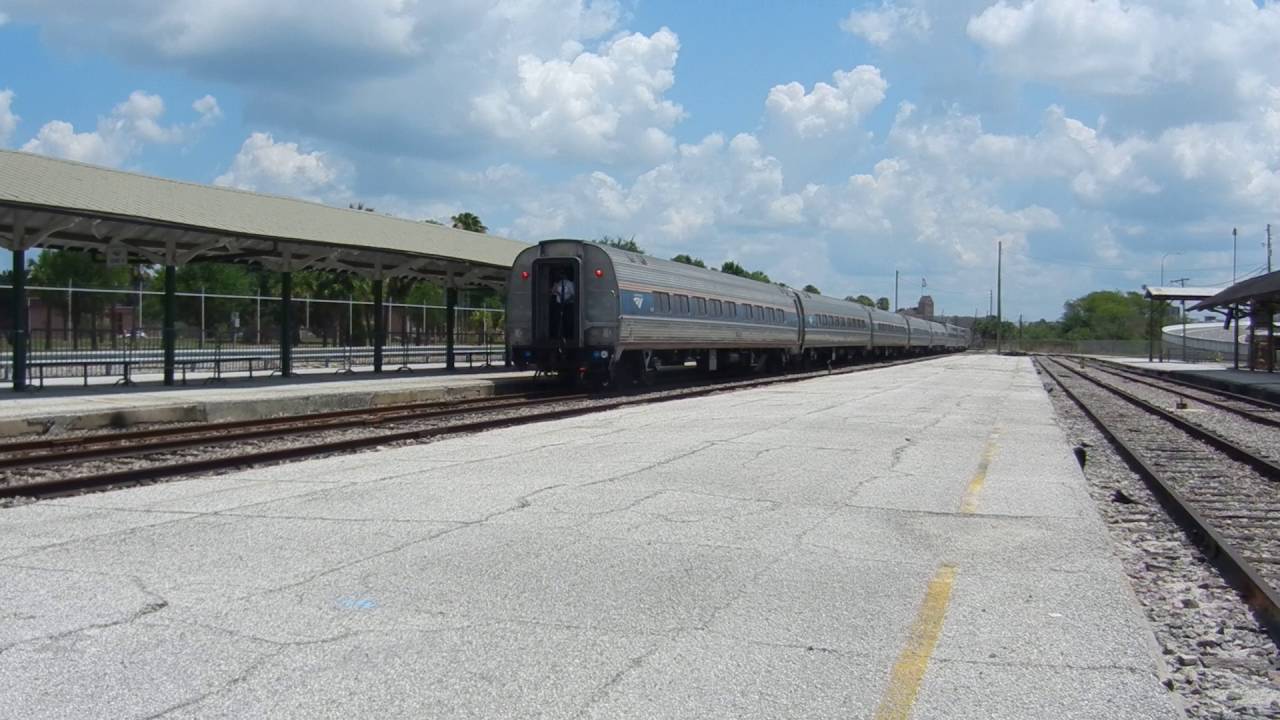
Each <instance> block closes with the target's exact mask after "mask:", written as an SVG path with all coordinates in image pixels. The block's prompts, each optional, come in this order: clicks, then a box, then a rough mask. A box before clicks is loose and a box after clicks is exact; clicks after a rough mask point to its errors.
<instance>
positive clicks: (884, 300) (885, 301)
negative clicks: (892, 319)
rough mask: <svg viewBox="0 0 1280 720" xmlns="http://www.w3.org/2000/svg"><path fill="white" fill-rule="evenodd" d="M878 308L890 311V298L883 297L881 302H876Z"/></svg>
mask: <svg viewBox="0 0 1280 720" xmlns="http://www.w3.org/2000/svg"><path fill="white" fill-rule="evenodd" d="M876 307H878V308H880V309H881V310H888V309H889V298H887V297H882V298H880V299H879V300H876Z"/></svg>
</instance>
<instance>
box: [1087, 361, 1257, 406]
mask: <svg viewBox="0 0 1280 720" xmlns="http://www.w3.org/2000/svg"><path fill="white" fill-rule="evenodd" d="M1088 360H1089V362H1091V363H1093V364H1095V365H1097V366H1099V367H1101V366H1107V367H1108V368H1112V369H1115V370H1117V371H1120V372H1130V373H1133V374H1135V375H1143V376H1145V377H1151V378H1156V379H1158V380H1163V381H1165V382H1168V383H1172V384H1174V385H1181V386H1183V387H1186V388H1190V389H1192V390H1199V391H1200V392H1207V393H1213V394H1215V395H1220V396H1222V397H1226V398H1231V399H1232V400H1239V401H1240V402H1242V403H1247V404H1249V405H1256V406H1257V407H1260V408H1263V409H1265V410H1275V411H1277V412H1280V403H1275V402H1272V401H1270V400H1263V399H1262V398H1256V397H1253V396H1251V395H1244V394H1241V393H1237V392H1231V391H1230V390H1221V389H1219V388H1215V387H1211V386H1209V385H1202V384H1200V383H1194V382H1191V381H1189V380H1182V379H1179V378H1175V377H1173V376H1172V374H1171V373H1167V372H1160V371H1158V370H1150V369H1147V368H1139V367H1133V366H1132V365H1125V364H1123V363H1117V362H1113V361H1111V360H1105V359H1102V358H1097V357H1090V358H1088Z"/></svg>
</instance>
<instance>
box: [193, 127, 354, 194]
mask: <svg viewBox="0 0 1280 720" xmlns="http://www.w3.org/2000/svg"><path fill="white" fill-rule="evenodd" d="M350 175H351V171H350V169H349V168H348V166H347V164H346V163H345V162H344V161H342V160H340V159H338V158H335V157H333V156H331V155H328V154H326V153H323V152H320V151H318V150H314V151H311V152H304V151H302V150H301V149H299V147H298V144H297V143H292V142H276V140H275V138H273V137H272V136H271V135H270V134H269V133H262V132H255V133H253V134H252V135H250V136H249V137H248V138H247V139H245V141H244V144H243V145H241V146H240V151H239V152H238V153H236V156H235V158H233V159H232V161H231V167H230V168H229V169H228V170H227V171H226V172H225V173H223V174H221V175H219V176H218V177H217V178H216V179H214V181H213V182H214V184H215V185H225V186H229V187H236V188H240V189H242V190H252V191H254V192H264V193H272V194H275V195H286V196H290V197H300V198H305V199H308V200H330V201H334V200H342V199H345V198H346V197H347V196H348V191H347V189H346V183H347V181H348V179H349V176H350Z"/></svg>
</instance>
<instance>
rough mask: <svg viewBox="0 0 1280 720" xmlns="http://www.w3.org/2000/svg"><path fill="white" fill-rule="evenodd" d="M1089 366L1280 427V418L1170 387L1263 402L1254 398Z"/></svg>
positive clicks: (1118, 370) (1261, 423)
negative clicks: (1163, 383) (1162, 383)
mask: <svg viewBox="0 0 1280 720" xmlns="http://www.w3.org/2000/svg"><path fill="white" fill-rule="evenodd" d="M1089 366H1090V367H1092V368H1093V369H1095V370H1097V371H1099V372H1104V373H1107V374H1108V375H1114V376H1115V377H1119V378H1124V379H1125V380H1128V381H1130V382H1135V383H1138V384H1139V385H1146V386H1147V387H1152V388H1155V389H1157V390H1160V391H1162V392H1167V393H1170V394H1173V395H1184V396H1185V397H1188V398H1192V399H1194V400H1195V401H1196V402H1198V403H1202V404H1204V405H1208V406H1210V407H1215V408H1218V409H1219V410H1226V411H1227V412H1229V413H1234V414H1236V415H1239V416H1240V417H1242V418H1245V419H1246V420H1249V421H1251V422H1256V423H1258V424H1259V425H1270V426H1272V427H1280V417H1270V416H1267V415H1260V414H1258V413H1255V412H1252V411H1249V410H1245V409H1243V408H1238V407H1235V406H1233V405H1230V404H1228V403H1225V402H1222V401H1221V400H1215V399H1213V398H1205V397H1200V396H1193V395H1187V394H1185V393H1183V392H1182V391H1180V390H1174V389H1170V388H1169V385H1174V386H1177V387H1185V388H1187V389H1189V390H1194V391H1196V392H1201V393H1205V394H1208V395H1214V394H1216V395H1219V396H1222V397H1227V398H1230V399H1232V400H1245V399H1247V400H1248V401H1250V402H1251V403H1252V404H1254V405H1257V404H1258V403H1260V402H1263V401H1260V400H1256V399H1254V398H1245V396H1243V395H1236V394H1235V393H1229V392H1218V391H1216V390H1211V389H1209V388H1206V387H1202V386H1198V385H1192V384H1190V383H1184V382H1180V381H1177V380H1173V379H1168V378H1159V380H1161V381H1166V382H1167V384H1166V385H1161V384H1160V382H1158V381H1157V380H1156V379H1152V378H1151V376H1149V375H1145V374H1139V373H1130V372H1126V371H1124V370H1121V369H1119V368H1116V367H1112V366H1108V365H1104V364H1101V363H1096V362H1090V363H1089ZM1264 407H1266V406H1264ZM1267 409H1268V410H1273V411H1278V412H1280V407H1274V406H1272V407H1267Z"/></svg>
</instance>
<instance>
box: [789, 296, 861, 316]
mask: <svg viewBox="0 0 1280 720" xmlns="http://www.w3.org/2000/svg"><path fill="white" fill-rule="evenodd" d="M795 292H796V293H797V294H798V295H799V296H800V299H801V300H803V301H804V311H805V312H824V313H830V314H833V315H848V316H857V317H864V318H865V317H867V314H868V310H870V308H868V307H867V306H866V305H863V304H861V303H856V302H853V301H851V300H840V299H837V298H833V297H827V296H826V295H818V294H815V293H811V292H805V291H804V290H796V291H795Z"/></svg>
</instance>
